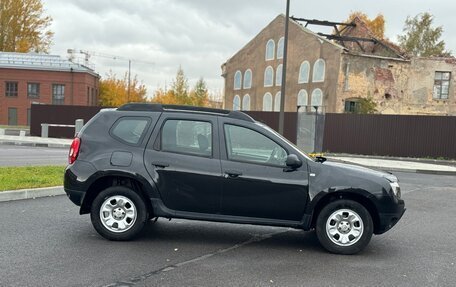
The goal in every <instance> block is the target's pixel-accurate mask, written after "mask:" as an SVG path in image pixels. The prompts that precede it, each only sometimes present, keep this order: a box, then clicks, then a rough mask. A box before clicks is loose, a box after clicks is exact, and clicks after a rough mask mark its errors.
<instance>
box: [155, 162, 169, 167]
mask: <svg viewBox="0 0 456 287" xmlns="http://www.w3.org/2000/svg"><path fill="white" fill-rule="evenodd" d="M152 165H154V166H156V167H161V168H165V167H168V166H169V163H166V162H152Z"/></svg>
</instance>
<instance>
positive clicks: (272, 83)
mask: <svg viewBox="0 0 456 287" xmlns="http://www.w3.org/2000/svg"><path fill="white" fill-rule="evenodd" d="M268 71H270V72H271V73H270V79H271V83H267V82H266V80H267V79H269V78H268ZM268 82H269V81H268ZM273 85H274V69H273V68H272V67H271V66H267V67H266V69H264V86H265V87H272V86H273Z"/></svg>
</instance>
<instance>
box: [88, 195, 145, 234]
mask: <svg viewBox="0 0 456 287" xmlns="http://www.w3.org/2000/svg"><path fill="white" fill-rule="evenodd" d="M115 195H121V196H125V197H126V198H128V199H130V200H131V201H132V202H133V203H134V205H135V207H136V213H137V217H136V221H135V223H134V224H133V226H132V227H131V228H130V229H128V230H127V231H125V232H120V233H117V232H112V231H109V230H108V229H106V227H104V225H103V223H102V222H101V219H100V208H101V205H102V204H103V202H104V201H105V200H106V199H107V198H109V197H111V196H115ZM147 216H148V215H147V209H146V205H145V203H144V200H143V199H142V197H141V196H140V195H139V194H138V193H136V192H135V191H133V190H131V189H130V188H127V187H123V186H113V187H109V188H107V189H105V190H103V191H102V192H100V194H98V195H97V197H96V198H95V200H94V201H93V202H92V206H91V208H90V219H91V221H92V225H93V227H94V228H95V230H96V231H97V232H98V233H99V234H100V235H101V236H103V237H104V238H106V239H109V240H115V241H123V240H131V239H133V238H135V237H136V236H138V235H139V233H140V232H141V231H142V229H143V227H144V224H145V223H146V220H147Z"/></svg>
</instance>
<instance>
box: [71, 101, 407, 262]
mask: <svg viewBox="0 0 456 287" xmlns="http://www.w3.org/2000/svg"><path fill="white" fill-rule="evenodd" d="M269 153H270V154H269ZM64 188H65V191H66V193H67V195H68V197H69V198H70V199H71V201H72V202H74V203H75V204H76V205H78V206H80V207H81V208H80V213H81V214H85V213H91V218H92V222H93V224H94V227H95V228H96V229H97V231H98V232H99V233H100V234H101V235H102V236H104V237H106V238H108V239H111V240H127V239H131V238H133V237H134V236H136V235H137V234H138V233H139V232H140V230H141V229H142V226H143V225H144V223H145V222H146V221H147V220H148V219H150V218H154V217H165V218H185V219H198V220H209V221H220V222H231V223H247V224H260V225H272V226H286V227H293V228H299V229H303V230H310V229H313V228H315V229H316V230H317V235H318V237H319V239H320V242H321V243H322V245H323V246H324V247H325V248H326V249H328V250H329V251H331V252H335V253H342V254H352V253H356V252H358V251H360V250H361V249H363V248H364V247H365V246H366V245H367V243H368V242H369V240H370V237H371V235H372V233H374V234H381V233H384V232H385V231H387V230H388V229H390V228H391V227H392V226H394V225H395V224H396V223H397V222H398V220H399V219H400V218H401V216H402V215H403V213H404V211H405V208H404V201H403V200H402V199H401V198H400V197H401V195H400V188H399V185H398V183H397V178H396V177H395V176H393V175H392V174H389V173H384V172H379V171H374V170H370V169H367V168H362V167H358V166H353V165H346V164H341V163H333V162H328V161H325V159H323V158H319V159H317V160H316V161H315V160H314V159H311V158H310V157H308V156H307V155H305V154H304V153H302V152H301V151H299V150H298V149H297V148H296V147H295V146H294V145H293V144H291V143H290V142H288V141H287V140H286V139H285V138H283V137H282V136H281V135H279V134H278V133H276V132H275V131H273V130H272V129H270V128H269V127H267V126H265V125H264V124H261V123H258V122H256V121H254V120H253V119H252V118H251V117H250V116H248V115H246V114H244V113H242V112H236V111H234V112H230V111H225V110H218V109H207V108H194V107H188V106H165V105H155V104H128V105H125V106H122V107H120V108H118V109H107V110H103V111H101V112H99V113H98V114H97V115H96V116H95V117H94V118H92V119H91V120H90V121H89V122H88V123H87V124H86V125H85V126H84V128H83V130H82V131H81V132H80V133H79V134H78V136H77V139H75V142H73V145H72V148H71V150H70V165H68V167H67V168H66V171H65V180H64ZM128 214H130V215H128ZM323 215H325V216H323ZM128 216H130V217H128ZM331 218H332V219H331ZM355 229H356V230H355ZM358 233H359V234H358ZM344 241H345V243H344Z"/></svg>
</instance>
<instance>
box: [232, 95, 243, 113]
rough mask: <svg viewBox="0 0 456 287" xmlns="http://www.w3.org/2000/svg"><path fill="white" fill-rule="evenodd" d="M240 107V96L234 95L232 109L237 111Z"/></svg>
mask: <svg viewBox="0 0 456 287" xmlns="http://www.w3.org/2000/svg"><path fill="white" fill-rule="evenodd" d="M240 109H241V98H240V97H239V96H238V95H236V96H234V98H233V111H239V110H240Z"/></svg>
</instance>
